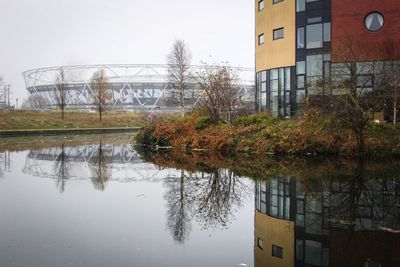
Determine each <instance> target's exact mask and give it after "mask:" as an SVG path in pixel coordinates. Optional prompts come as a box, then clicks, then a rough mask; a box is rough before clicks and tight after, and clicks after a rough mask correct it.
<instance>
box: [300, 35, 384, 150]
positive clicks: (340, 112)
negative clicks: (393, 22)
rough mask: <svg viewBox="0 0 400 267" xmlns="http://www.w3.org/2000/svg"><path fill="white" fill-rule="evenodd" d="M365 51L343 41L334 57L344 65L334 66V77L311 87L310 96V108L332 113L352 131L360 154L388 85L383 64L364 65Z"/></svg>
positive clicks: (326, 78)
mask: <svg viewBox="0 0 400 267" xmlns="http://www.w3.org/2000/svg"><path fill="white" fill-rule="evenodd" d="M364 49H367V48H362V45H361V44H360V43H357V42H356V41H354V40H352V39H346V40H343V42H342V46H341V47H340V49H338V51H340V53H337V54H336V55H335V56H336V59H337V61H338V62H341V63H335V64H333V65H332V73H331V76H329V77H325V78H323V79H320V80H318V81H313V83H312V84H308V95H307V104H308V105H309V106H317V107H319V108H323V109H325V110H327V111H328V112H333V113H334V115H335V116H336V118H337V119H338V120H339V121H340V122H341V124H342V125H343V126H345V127H347V128H349V129H350V130H351V131H352V132H353V134H354V137H355V139H356V141H357V149H358V152H360V153H362V152H364V148H365V130H366V128H367V126H368V124H369V123H371V122H372V120H373V117H374V112H375V111H377V110H379V109H381V107H382V97H383V88H384V84H385V83H384V82H383V81H384V78H383V76H382V64H378V63H376V62H363V60H362V57H363V54H362V52H360V51H364ZM368 49H371V48H368ZM321 72H322V71H321Z"/></svg>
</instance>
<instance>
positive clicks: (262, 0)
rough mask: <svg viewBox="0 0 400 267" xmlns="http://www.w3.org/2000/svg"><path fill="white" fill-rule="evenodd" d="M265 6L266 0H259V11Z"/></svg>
mask: <svg viewBox="0 0 400 267" xmlns="http://www.w3.org/2000/svg"><path fill="white" fill-rule="evenodd" d="M264 6H265V4H264V0H260V1H258V11H261V10H263V9H264Z"/></svg>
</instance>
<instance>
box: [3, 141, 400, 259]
mask: <svg viewBox="0 0 400 267" xmlns="http://www.w3.org/2000/svg"><path fill="white" fill-rule="evenodd" d="M0 142H2V143H3V145H0V266H1V267H8V266H24V267H25V266H29V267H31V266H38V267H39V266H40V267H47V266H176V267H180V266H258V267H263V266H283V267H284V266H288V267H289V266H290V267H292V266H293V267H294V266H359V267H379V266H382V267H383V266H393V267H395V266H400V257H399V251H400V232H399V230H400V179H399V177H400V167H399V166H398V165H397V164H396V163H395V162H390V163H389V162H386V163H383V162H368V161H349V160H338V159H327V160H311V161H310V160H301V159H283V160H282V159H266V160H259V161H255V160H254V159H253V160H244V159H243V160H242V159H235V160H232V159H225V158H223V157H221V156H219V155H218V156H215V155H187V154H185V155H171V154H169V153H159V154H151V153H147V151H144V152H143V151H137V150H135V149H134V148H133V147H132V146H131V145H130V143H129V142H130V136H129V135H103V136H90V137H87V136H86V137H73V138H72V137H68V138H59V137H57V138H56V137H41V138H33V139H18V138H15V139H4V140H0ZM247 177H251V178H247Z"/></svg>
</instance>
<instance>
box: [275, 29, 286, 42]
mask: <svg viewBox="0 0 400 267" xmlns="http://www.w3.org/2000/svg"><path fill="white" fill-rule="evenodd" d="M273 37H274V40H278V39H282V38H283V37H284V33H283V28H279V29H275V30H274V32H273Z"/></svg>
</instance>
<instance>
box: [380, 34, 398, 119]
mask: <svg viewBox="0 0 400 267" xmlns="http://www.w3.org/2000/svg"><path fill="white" fill-rule="evenodd" d="M382 53H383V58H384V60H385V61H384V62H383V66H382V73H383V75H384V81H386V88H385V89H386V90H385V95H386V99H388V100H389V101H390V102H391V104H390V105H389V106H392V107H393V117H392V120H393V124H396V123H397V113H398V105H399V92H398V90H399V88H400V62H399V61H398V60H399V58H400V55H399V54H398V53H397V49H396V44H395V42H394V41H393V40H388V41H386V42H385V44H384V49H383V51H382Z"/></svg>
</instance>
